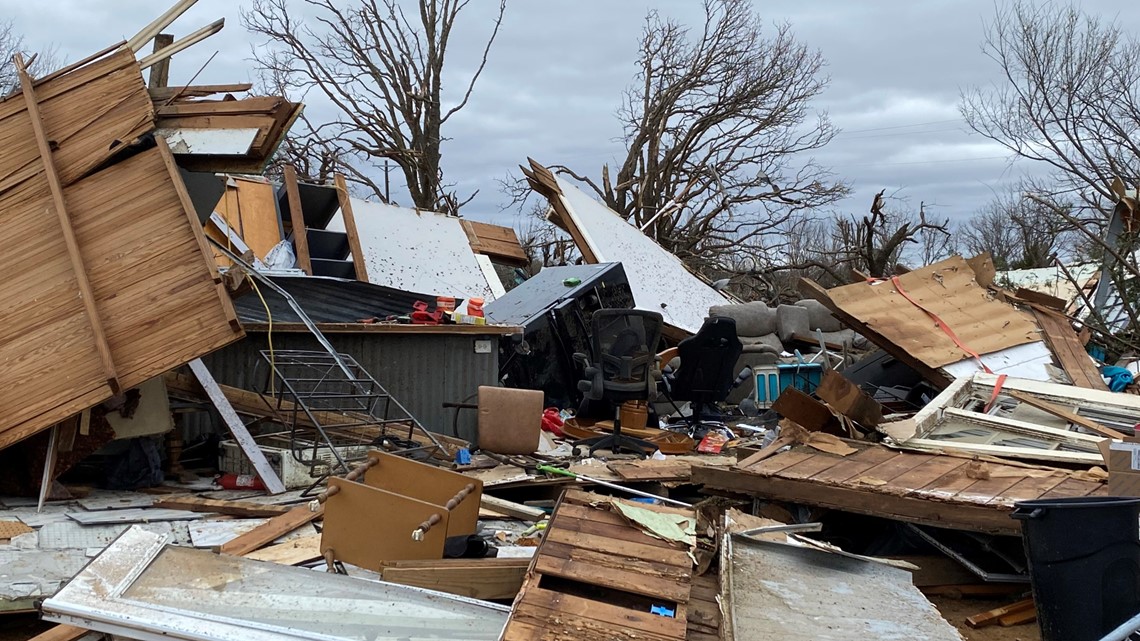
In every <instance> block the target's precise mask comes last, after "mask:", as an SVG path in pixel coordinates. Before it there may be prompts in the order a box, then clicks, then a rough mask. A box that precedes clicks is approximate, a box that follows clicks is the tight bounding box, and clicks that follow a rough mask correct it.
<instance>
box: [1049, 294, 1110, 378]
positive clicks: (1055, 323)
mask: <svg viewBox="0 0 1140 641" xmlns="http://www.w3.org/2000/svg"><path fill="white" fill-rule="evenodd" d="M1033 314H1034V316H1035V317H1036V318H1037V324H1038V325H1040V326H1041V334H1042V335H1043V336H1044V337H1045V342H1046V343H1048V345H1049V348H1050V349H1051V350H1052V351H1053V355H1054V356H1056V357H1057V361H1058V362H1060V363H1061V369H1063V370H1065V373H1066V374H1068V375H1069V378H1071V379H1072V380H1073V385H1076V386H1077V387H1084V388H1087V389H1099V390H1108V385H1106V384H1105V382H1104V378H1102V377H1101V375H1100V371H1098V370H1097V367H1096V364H1095V363H1093V361H1092V359H1091V358H1089V355H1088V352H1086V351H1085V348H1084V345H1083V344H1082V343H1081V341H1080V339H1079V338H1078V337H1077V333H1076V332H1075V331H1074V330H1073V326H1072V325H1070V324H1069V321H1068V320H1067V319H1066V318H1065V317H1063V316H1060V315H1058V314H1056V313H1054V312H1050V311H1048V310H1046V309H1040V308H1034V310H1033Z"/></svg>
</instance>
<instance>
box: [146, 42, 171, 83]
mask: <svg viewBox="0 0 1140 641" xmlns="http://www.w3.org/2000/svg"><path fill="white" fill-rule="evenodd" d="M172 44H174V36H173V35H171V34H169V33H160V34H158V35H157V36H155V37H154V52H155V53H158V52H159V51H162V50H163V49H165V48H166V47H169V46H170V45H172ZM169 82H170V59H169V58H167V59H165V60H161V61H159V62H158V63H156V64H155V65H154V66H153V67H151V68H150V81H149V82H148V83H147V86H148V87H149V88H151V89H158V88H160V87H165V86H166V85H167V84H169Z"/></svg>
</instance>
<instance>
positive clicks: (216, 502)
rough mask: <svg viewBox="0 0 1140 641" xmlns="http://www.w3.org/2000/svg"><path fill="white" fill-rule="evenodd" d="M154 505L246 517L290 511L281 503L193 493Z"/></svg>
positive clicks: (269, 515) (156, 502) (163, 500)
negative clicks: (233, 499) (272, 503)
mask: <svg viewBox="0 0 1140 641" xmlns="http://www.w3.org/2000/svg"><path fill="white" fill-rule="evenodd" d="M154 506H155V507H161V508H167V509H171V510H188V511H190V512H213V513H216V514H227V515H229V516H240V517H244V518H260V517H273V516H277V515H279V514H284V513H286V512H288V511H289V508H287V507H284V506H281V505H266V504H264V503H254V502H252V501H227V500H223V499H210V498H205V497H201V496H191V495H187V496H167V497H165V498H163V499H161V500H159V501H155V503H154Z"/></svg>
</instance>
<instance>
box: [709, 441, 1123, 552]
mask: <svg viewBox="0 0 1140 641" xmlns="http://www.w3.org/2000/svg"><path fill="white" fill-rule="evenodd" d="M849 443H851V444H852V445H853V446H854V447H856V448H857V449H859V451H858V452H856V453H854V454H851V455H848V456H846V457H840V456H835V455H834V454H828V453H825V452H820V451H818V450H814V449H811V448H808V447H796V448H793V449H792V450H789V451H787V452H781V453H780V454H776V455H775V456H772V457H770V458H767V459H765V460H763V461H761V462H759V463H756V464H754V465H751V466H749V467H748V468H747V469H721V468H714V467H694V468H693V482H694V483H699V484H703V485H704V486H705V487H706V488H707V489H710V490H716V491H719V492H728V493H731V494H744V495H749V496H756V497H764V498H769V499H773V500H778V501H788V502H792V503H804V504H807V505H814V506H818V507H825V508H829V509H834V510H842V511H845V512H854V513H857V514H870V515H872V516H879V517H885V518H890V519H895V520H900V521H907V522H910V523H918V524H921V525H931V526H935V527H948V528H954V529H962V530H970V531H976V532H987V533H992V534H1006V535H1019V534H1020V533H1021V526H1020V525H1019V524H1018V522H1017V521H1015V520H1013V519H1011V518H1009V513H1010V511H1011V510H1012V509H1013V504H1014V503H1015V502H1016V501H1020V500H1027V499H1036V498H1049V497H1051V496H1062V495H1068V496H1093V495H1099V494H1103V493H1104V492H1105V491H1106V490H1105V488H1106V486H1105V484H1104V483H1102V482H1093V481H1086V480H1080V479H1077V478H1071V477H1070V474H1069V473H1068V472H1066V471H1063V470H1057V471H1056V472H1055V473H1054V474H1049V472H1048V471H1043V470H1042V469H1040V468H1031V467H1021V466H1015V465H1003V464H1000V463H992V462H986V463H982V464H981V465H983V466H984V470H985V473H984V474H980V473H977V472H976V471H971V467H970V464H971V461H969V460H968V459H965V458H961V457H955V456H948V455H940V454H923V453H917V452H904V451H898V450H891V449H888V448H886V447H883V446H880V445H867V444H860V443H855V442H849ZM986 475H988V476H989V478H984V477H985V476H986Z"/></svg>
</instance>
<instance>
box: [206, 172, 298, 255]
mask: <svg viewBox="0 0 1140 641" xmlns="http://www.w3.org/2000/svg"><path fill="white" fill-rule="evenodd" d="M214 211H216V212H218V215H220V216H221V217H222V218H223V219H224V220H225V221H226V224H227V225H229V227H230V229H232V230H234V231H236V232H237V233H238V235H240V236H241V238H242V240H243V241H245V244H246V246H248V247H249V248H250V250H252V251H253V254H254V256H257V257H258V258H259V259H261V260H265V256H266V255H267V254H268V253H269V250H271V249H273V248H274V247H275V246H276V245H277V243H279V242H281V238H282V231H281V218H280V216H279V215H278V213H277V193H276V190H275V189H274V187H273V185H272V184H270V183H268V182H265V181H260V180H246V179H243V178H231V179H230V180H229V182H228V184H227V185H226V191H225V194H224V195H223V196H222V199H221V200H220V201H219V202H218V205H217V207H215V208H214ZM218 239H219V240H224V239H223V238H221V234H220V233H219V234H218ZM216 253H217V254H218V255H219V256H220V257H221V258H224V256H221V254H220V252H216Z"/></svg>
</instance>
